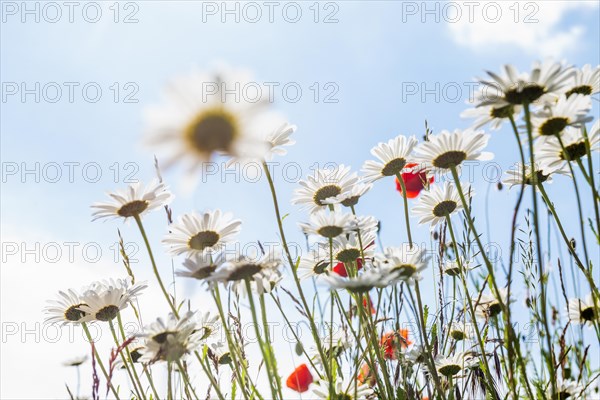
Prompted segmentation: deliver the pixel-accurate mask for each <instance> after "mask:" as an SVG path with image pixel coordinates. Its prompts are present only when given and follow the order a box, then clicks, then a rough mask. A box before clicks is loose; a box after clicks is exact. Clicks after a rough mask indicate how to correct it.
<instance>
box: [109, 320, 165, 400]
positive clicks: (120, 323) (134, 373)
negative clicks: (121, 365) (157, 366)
mask: <svg viewBox="0 0 600 400" xmlns="http://www.w3.org/2000/svg"><path fill="white" fill-rule="evenodd" d="M117 322H118V326H119V332H121V337H122V338H123V340H125V338H126V335H125V328H123V320H122V318H121V313H118V314H117ZM125 351H126V352H127V358H128V359H129V362H130V363H131V369H132V370H133V375H134V376H135V379H136V381H137V383H138V386H139V388H140V390H141V391H142V396H143V397H144V399H145V398H146V393H145V392H144V386H143V385H142V381H141V379H140V377H139V375H138V373H137V370H136V368H135V365H134V362H133V358H132V357H131V352H130V351H129V346H127V347H125ZM148 379H150V377H148ZM151 387H152V389H153V391H154V396H155V397H156V398H157V399H158V393H156V390H155V389H154V385H151Z"/></svg>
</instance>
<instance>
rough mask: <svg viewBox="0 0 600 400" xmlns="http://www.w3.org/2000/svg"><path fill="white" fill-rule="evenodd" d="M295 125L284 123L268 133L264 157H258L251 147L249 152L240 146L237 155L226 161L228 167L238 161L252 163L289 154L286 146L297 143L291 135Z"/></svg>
mask: <svg viewBox="0 0 600 400" xmlns="http://www.w3.org/2000/svg"><path fill="white" fill-rule="evenodd" d="M296 129H297V128H296V126H295V125H290V124H288V123H287V122H284V123H282V124H281V125H280V126H278V127H277V128H276V129H274V130H273V131H272V132H271V133H270V134H268V135H266V137H265V138H264V142H265V145H266V150H265V151H264V153H263V154H262V157H256V152H255V151H253V149H252V148H249V149H248V150H249V151H248V152H247V151H245V149H244V148H240V149H239V151H238V153H237V155H235V156H232V157H231V158H230V159H229V160H228V161H227V163H226V166H227V168H229V167H231V166H232V165H234V164H236V163H241V164H245V163H251V162H261V161H263V160H264V161H271V160H272V159H273V157H274V156H276V155H277V156H284V155H286V154H287V149H286V148H285V147H286V146H292V145H294V144H295V143H296V141H295V140H293V139H292V138H291V137H290V136H291V135H292V134H293V133H294V132H295V131H296Z"/></svg>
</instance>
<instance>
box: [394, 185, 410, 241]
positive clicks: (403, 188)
mask: <svg viewBox="0 0 600 400" xmlns="http://www.w3.org/2000/svg"><path fill="white" fill-rule="evenodd" d="M396 177H397V178H398V181H399V182H400V186H401V187H402V199H403V200H404V219H405V220H406V234H407V236H408V243H409V245H410V248H412V246H413V240H412V234H411V232H410V220H409V219H408V199H407V197H406V185H405V184H404V179H402V176H400V173H396Z"/></svg>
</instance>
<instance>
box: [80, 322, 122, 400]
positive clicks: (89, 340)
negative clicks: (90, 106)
mask: <svg viewBox="0 0 600 400" xmlns="http://www.w3.org/2000/svg"><path fill="white" fill-rule="evenodd" d="M81 326H82V328H83V331H84V332H85V336H86V337H87V340H88V342H89V343H93V342H94V341H93V340H92V335H90V330H89V329H88V327H87V324H86V323H85V322H82V323H81ZM94 354H95V356H96V362H97V363H98V365H99V366H100V369H101V370H102V373H103V374H104V378H106V382H109V387H110V390H111V391H112V393H113V395H114V396H115V398H116V399H117V400H119V394H118V393H117V391H116V390H115V388H114V386H113V384H112V382H111V381H109V379H108V373H107V372H106V368H104V363H103V362H102V359H101V358H100V354H98V350H97V349H96V346H94Z"/></svg>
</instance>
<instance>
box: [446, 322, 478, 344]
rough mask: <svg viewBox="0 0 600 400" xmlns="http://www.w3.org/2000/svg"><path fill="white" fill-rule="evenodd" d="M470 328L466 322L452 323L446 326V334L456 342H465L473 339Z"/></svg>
mask: <svg viewBox="0 0 600 400" xmlns="http://www.w3.org/2000/svg"><path fill="white" fill-rule="evenodd" d="M471 328H472V327H471V326H470V324H467V323H466V322H452V323H451V324H449V325H448V334H449V335H450V337H451V338H452V339H454V340H456V341H457V342H458V341H461V340H467V339H470V338H471V337H473V334H472V329H471Z"/></svg>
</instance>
